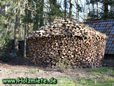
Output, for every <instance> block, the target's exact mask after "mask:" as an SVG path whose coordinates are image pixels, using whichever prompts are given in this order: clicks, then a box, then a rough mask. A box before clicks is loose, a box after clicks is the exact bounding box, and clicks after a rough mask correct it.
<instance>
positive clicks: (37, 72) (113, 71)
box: [0, 58, 114, 86]
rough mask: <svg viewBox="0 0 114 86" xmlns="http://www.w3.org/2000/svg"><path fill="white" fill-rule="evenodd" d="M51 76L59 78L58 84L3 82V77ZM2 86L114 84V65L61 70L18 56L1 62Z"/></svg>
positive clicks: (0, 82) (0, 75)
mask: <svg viewBox="0 0 114 86" xmlns="http://www.w3.org/2000/svg"><path fill="white" fill-rule="evenodd" d="M18 77H23V78H26V77H28V78H34V79H35V78H46V79H47V80H49V79H50V78H52V77H53V78H55V79H57V81H58V82H57V84H29V85H28V84H12V85H10V84H3V82H2V79H7V78H8V79H9V78H14V79H17V78H18ZM0 86H114V67H102V68H94V69H89V68H86V69H66V70H64V71H59V70H57V69H52V68H42V67H36V66H34V65H33V64H32V63H31V62H30V61H29V60H27V59H23V58H16V59H14V60H12V61H10V62H8V63H3V62H0Z"/></svg>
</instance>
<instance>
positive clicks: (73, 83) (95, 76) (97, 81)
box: [36, 68, 114, 86]
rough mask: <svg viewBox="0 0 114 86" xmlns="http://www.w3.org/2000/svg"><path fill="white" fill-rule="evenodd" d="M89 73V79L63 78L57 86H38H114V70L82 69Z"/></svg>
mask: <svg viewBox="0 0 114 86" xmlns="http://www.w3.org/2000/svg"><path fill="white" fill-rule="evenodd" d="M82 70H85V71H86V72H85V73H87V77H84V78H82V77H78V78H69V77H68V76H67V77H61V78H59V79H58V83H57V84H55V85H49V84H48V85H36V86H114V69H113V68H94V69H82Z"/></svg>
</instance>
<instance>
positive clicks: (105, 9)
mask: <svg viewBox="0 0 114 86" xmlns="http://www.w3.org/2000/svg"><path fill="white" fill-rule="evenodd" d="M103 5H104V15H103V17H104V19H106V18H107V17H108V4H107V3H106V2H105V1H104V4H103Z"/></svg>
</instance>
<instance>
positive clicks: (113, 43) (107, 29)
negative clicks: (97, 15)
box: [85, 20, 114, 54]
mask: <svg viewBox="0 0 114 86" xmlns="http://www.w3.org/2000/svg"><path fill="white" fill-rule="evenodd" d="M85 24H88V25H89V26H91V27H93V28H94V29H96V30H97V31H99V32H101V33H104V34H106V35H107V36H108V37H109V38H108V40H107V42H106V50H105V53H106V54H114V20H107V21H105V20H98V21H89V22H85Z"/></svg>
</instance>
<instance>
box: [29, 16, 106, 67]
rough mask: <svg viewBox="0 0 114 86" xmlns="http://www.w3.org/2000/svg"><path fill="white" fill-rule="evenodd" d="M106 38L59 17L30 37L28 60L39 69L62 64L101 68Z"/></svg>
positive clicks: (73, 21) (91, 29)
mask: <svg viewBox="0 0 114 86" xmlns="http://www.w3.org/2000/svg"><path fill="white" fill-rule="evenodd" d="M107 38H108V37H107V36H106V35H105V34H102V33H100V32H98V31H96V30H95V29H93V28H92V27H89V26H88V25H84V24H80V23H79V22H76V21H75V20H72V21H71V20H70V19H66V20H64V19H62V18H57V19H55V20H54V21H53V22H52V23H50V24H48V25H46V26H43V27H41V28H40V30H38V31H34V32H31V33H30V35H29V36H28V37H27V39H28V43H29V53H30V56H29V58H30V59H31V61H33V62H34V63H35V64H36V65H38V66H51V67H55V66H56V64H57V63H58V62H59V61H60V59H61V63H63V62H64V64H65V65H69V63H70V66H71V67H72V68H74V67H92V68H93V67H100V66H101V65H102V60H103V56H104V52H105V45H106V40H107Z"/></svg>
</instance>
